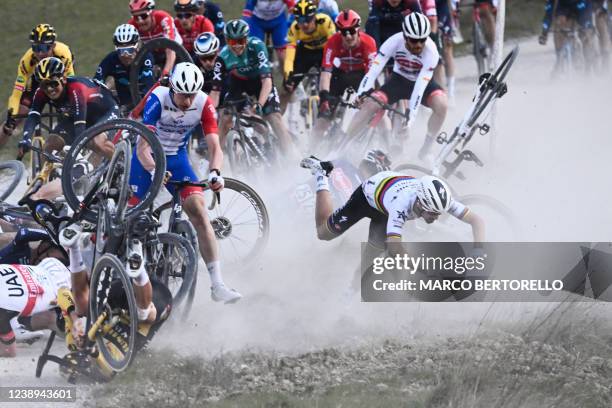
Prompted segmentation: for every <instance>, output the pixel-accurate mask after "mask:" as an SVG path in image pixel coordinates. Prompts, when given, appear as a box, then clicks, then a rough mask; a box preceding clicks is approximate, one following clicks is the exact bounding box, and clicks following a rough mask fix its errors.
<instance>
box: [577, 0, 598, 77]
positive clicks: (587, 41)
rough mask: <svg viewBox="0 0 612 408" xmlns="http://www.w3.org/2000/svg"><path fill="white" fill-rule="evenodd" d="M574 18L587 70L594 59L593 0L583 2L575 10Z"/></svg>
mask: <svg viewBox="0 0 612 408" xmlns="http://www.w3.org/2000/svg"><path fill="white" fill-rule="evenodd" d="M577 7H579V6H577ZM576 20H577V22H578V26H579V30H578V35H579V36H580V41H582V51H583V53H584V59H585V67H586V68H587V70H589V69H590V68H591V67H592V64H593V62H594V61H595V44H594V36H595V27H594V26H593V2H592V1H586V2H584V7H581V8H579V9H578V10H577V15H576Z"/></svg>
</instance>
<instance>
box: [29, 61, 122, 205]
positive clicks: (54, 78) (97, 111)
mask: <svg viewBox="0 0 612 408" xmlns="http://www.w3.org/2000/svg"><path fill="white" fill-rule="evenodd" d="M65 73H66V71H65V66H64V63H63V62H62V61H61V60H60V59H59V58H55V57H50V58H45V59H43V60H42V61H40V62H39V63H38V64H37V65H36V70H35V75H36V78H37V79H38V80H39V81H40V87H39V88H38V89H37V90H36V93H35V94H34V100H33V102H32V107H31V108H30V113H29V114H28V118H27V120H26V122H25V125H24V127H23V139H22V140H21V142H19V148H20V151H21V154H22V155H23V153H25V152H26V151H27V150H28V149H29V146H31V144H32V135H33V134H34V130H35V129H36V127H37V126H38V124H39V123H40V114H41V113H42V111H43V109H44V107H45V106H46V105H47V104H50V105H51V106H53V107H54V108H55V109H56V110H57V111H58V112H60V113H63V114H64V115H65V117H63V118H62V119H61V120H60V121H59V123H58V124H57V126H56V127H55V129H53V132H55V133H59V134H61V135H62V136H61V137H60V136H58V135H50V136H49V137H48V138H47V140H46V142H45V150H46V151H47V152H52V151H54V150H55V151H61V150H62V149H63V147H64V145H71V144H72V143H73V142H74V141H75V140H76V139H77V138H78V137H79V135H80V134H81V133H82V132H83V131H84V130H85V129H86V128H88V127H91V126H93V125H95V124H98V123H102V122H106V121H108V120H111V119H116V118H118V117H119V107H118V106H117V103H116V101H115V99H114V98H113V95H112V93H111V91H110V90H109V89H108V88H106V86H104V85H102V84H100V83H97V82H94V81H92V80H91V79H89V78H84V77H70V78H66V76H65ZM90 147H91V148H92V150H94V151H95V152H97V153H99V154H101V155H102V156H105V157H108V158H110V157H111V156H112V155H113V151H114V146H113V143H112V142H111V141H110V140H109V139H108V137H107V136H106V134H104V133H102V134H99V135H97V136H96V137H95V138H94V140H93V143H92V144H91V146H90ZM61 194H62V190H61V182H60V180H59V179H56V180H53V181H52V182H51V183H49V184H46V185H45V186H43V188H41V189H40V190H39V191H38V192H37V193H36V194H35V196H34V197H33V198H34V199H37V198H47V199H53V198H55V197H59V196H60V195H61Z"/></svg>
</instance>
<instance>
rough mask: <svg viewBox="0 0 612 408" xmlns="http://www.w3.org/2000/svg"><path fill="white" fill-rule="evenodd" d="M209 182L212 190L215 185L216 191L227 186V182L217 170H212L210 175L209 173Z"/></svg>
mask: <svg viewBox="0 0 612 408" xmlns="http://www.w3.org/2000/svg"><path fill="white" fill-rule="evenodd" d="M208 182H209V183H210V186H211V188H212V187H213V184H214V185H215V187H214V188H213V190H215V191H216V190H220V189H222V188H223V187H224V186H225V180H223V177H222V176H221V173H220V172H219V171H218V170H216V169H212V170H211V171H210V173H208ZM219 184H221V187H219Z"/></svg>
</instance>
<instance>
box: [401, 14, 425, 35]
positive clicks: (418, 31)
mask: <svg viewBox="0 0 612 408" xmlns="http://www.w3.org/2000/svg"><path fill="white" fill-rule="evenodd" d="M402 31H403V32H404V37H407V38H411V39H413V40H423V39H425V38H427V37H428V36H429V33H431V24H430V23H429V19H428V18H427V17H426V16H425V15H424V14H421V13H410V14H409V15H407V16H406V17H404V22H403V23H402Z"/></svg>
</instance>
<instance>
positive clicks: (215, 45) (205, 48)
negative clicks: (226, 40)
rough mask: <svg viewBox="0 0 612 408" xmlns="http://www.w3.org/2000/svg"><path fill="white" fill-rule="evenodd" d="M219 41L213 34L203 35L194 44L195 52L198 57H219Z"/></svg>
mask: <svg viewBox="0 0 612 408" xmlns="http://www.w3.org/2000/svg"><path fill="white" fill-rule="evenodd" d="M219 45H220V44H219V39H218V38H217V36H216V35H214V34H213V33H202V34H200V35H198V38H196V39H195V41H194V42H193V51H194V52H195V53H196V55H197V56H198V57H205V56H208V55H217V51H219Z"/></svg>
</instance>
